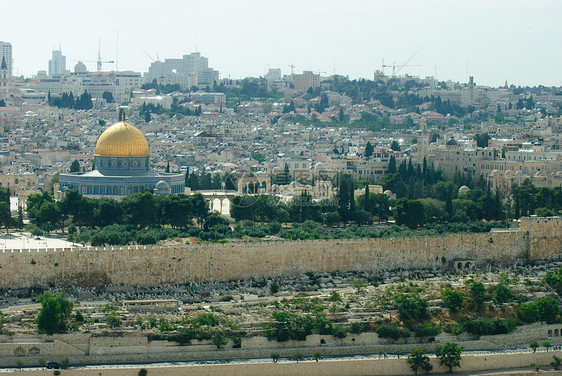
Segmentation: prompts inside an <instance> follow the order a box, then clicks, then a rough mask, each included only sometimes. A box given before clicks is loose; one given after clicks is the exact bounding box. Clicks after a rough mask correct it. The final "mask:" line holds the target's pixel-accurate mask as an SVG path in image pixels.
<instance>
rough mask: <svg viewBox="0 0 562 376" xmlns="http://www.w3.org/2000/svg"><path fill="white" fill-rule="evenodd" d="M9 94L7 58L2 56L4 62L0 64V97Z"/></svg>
mask: <svg viewBox="0 0 562 376" xmlns="http://www.w3.org/2000/svg"><path fill="white" fill-rule="evenodd" d="M7 95H8V66H7V65H6V59H5V58H4V57H2V64H1V65H0V99H3V98H5V97H7Z"/></svg>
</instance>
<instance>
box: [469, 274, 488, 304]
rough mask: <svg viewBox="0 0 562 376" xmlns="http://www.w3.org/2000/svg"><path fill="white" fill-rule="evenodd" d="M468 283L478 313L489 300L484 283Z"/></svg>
mask: <svg viewBox="0 0 562 376" xmlns="http://www.w3.org/2000/svg"><path fill="white" fill-rule="evenodd" d="M468 283H469V284H470V297H471V298H472V301H473V302H474V308H476V310H477V311H481V310H482V308H484V303H485V302H486V300H487V298H488V295H487V293H486V288H485V287H484V284H483V283H482V282H478V281H474V280H470V281H469V282H468Z"/></svg>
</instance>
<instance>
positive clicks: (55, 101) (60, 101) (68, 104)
mask: <svg viewBox="0 0 562 376" xmlns="http://www.w3.org/2000/svg"><path fill="white" fill-rule="evenodd" d="M47 101H48V103H49V106H56V107H58V108H72V109H75V110H91V109H92V108H93V107H94V105H93V103H92V96H91V95H90V94H89V93H88V92H87V91H84V93H82V95H80V96H79V97H76V98H75V97H74V95H73V94H72V92H70V94H68V93H63V94H62V96H61V97H60V98H53V97H51V92H49V94H48V95H47Z"/></svg>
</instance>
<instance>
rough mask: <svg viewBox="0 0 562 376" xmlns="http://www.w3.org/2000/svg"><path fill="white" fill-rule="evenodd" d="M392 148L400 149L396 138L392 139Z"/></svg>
mask: <svg viewBox="0 0 562 376" xmlns="http://www.w3.org/2000/svg"><path fill="white" fill-rule="evenodd" d="M390 148H391V149H392V150H394V151H400V144H399V143H398V141H396V140H395V141H392V144H391V145H390Z"/></svg>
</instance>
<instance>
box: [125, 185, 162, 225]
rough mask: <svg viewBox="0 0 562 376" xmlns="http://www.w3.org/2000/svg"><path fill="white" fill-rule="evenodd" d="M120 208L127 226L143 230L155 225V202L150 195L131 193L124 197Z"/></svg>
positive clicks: (147, 193)
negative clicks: (134, 226)
mask: <svg viewBox="0 0 562 376" xmlns="http://www.w3.org/2000/svg"><path fill="white" fill-rule="evenodd" d="M121 207H122V208H123V215H124V217H125V221H126V222H127V223H129V224H132V225H136V226H138V227H139V228H144V227H146V226H148V225H150V224H154V223H156V215H157V211H156V200H155V199H154V195H153V194H152V193H149V192H145V193H133V194H131V195H128V196H125V197H124V198H123V200H122V201H121Z"/></svg>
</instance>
